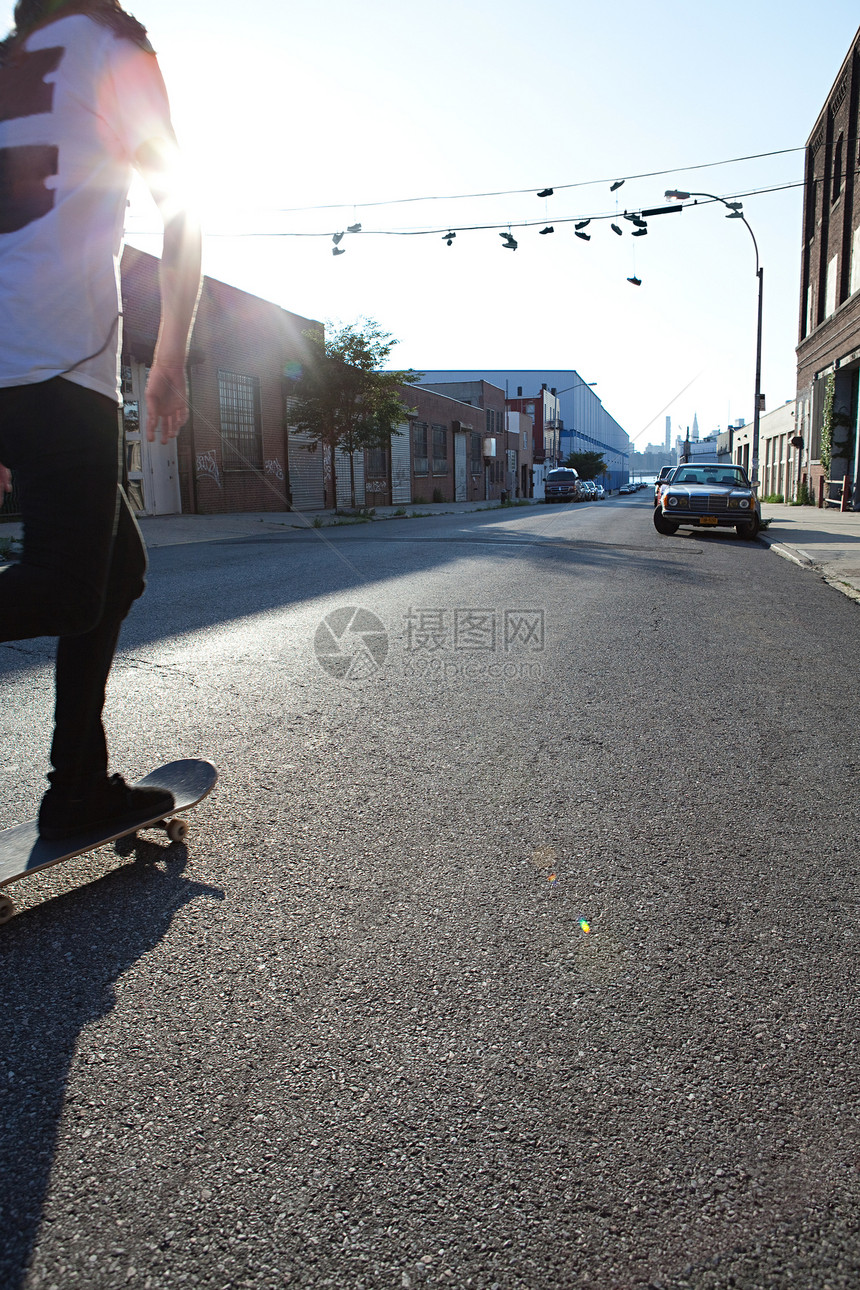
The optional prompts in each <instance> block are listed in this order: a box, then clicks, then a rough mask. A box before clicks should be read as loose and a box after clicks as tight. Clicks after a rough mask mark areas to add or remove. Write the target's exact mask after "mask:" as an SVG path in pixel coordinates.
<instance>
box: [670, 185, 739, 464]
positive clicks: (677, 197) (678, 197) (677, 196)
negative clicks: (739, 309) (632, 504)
mask: <svg viewBox="0 0 860 1290" xmlns="http://www.w3.org/2000/svg"><path fill="white" fill-rule="evenodd" d="M665 195H666V197H668V198H669V200H670V201H676V202H686V201H688V200H689V199H690V198H691V197H707V198H708V199H709V200H710V201H712V202H720V203H721V204H722V205H723V206H725V207H726V209H727V210H728V212H729V213H728V215H727V216H726V219H740V220H743V222H744V223H745V224H746V226H747V229H748V231H749V235H750V237H751V238H752V240H753V246H754V247H755V272H756V277H757V278H758V323H757V327H756V343H755V398H754V401H753V444H752V482H753V485H756V484H758V450H759V422H760V405H761V305H762V293H763V290H764V269H763V268H762V266H761V265H760V264H759V258H758V242H756V240H755V233H754V232H753V231H752V229H751V228H750V226H749V224H748V223H747V218H746V216H745V215H744V213H743V208H742V203H741V202H728V201H726V199H725V198H724V197H717V195H716V194H715V193H683V192H681V191H680V190H678V189H675V188H670V189H669V190H668V191H667V192H666V194H665ZM698 204H699V203H698V202H695V201H694V202H693V205H694V206H698Z"/></svg>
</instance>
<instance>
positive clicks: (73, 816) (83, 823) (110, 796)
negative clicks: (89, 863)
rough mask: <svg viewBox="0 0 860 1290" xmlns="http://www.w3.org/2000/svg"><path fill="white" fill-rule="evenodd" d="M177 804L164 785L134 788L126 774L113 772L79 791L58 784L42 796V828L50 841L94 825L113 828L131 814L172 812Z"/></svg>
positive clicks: (143, 816)
mask: <svg viewBox="0 0 860 1290" xmlns="http://www.w3.org/2000/svg"><path fill="white" fill-rule="evenodd" d="M173 807H174V798H173V794H172V793H168V792H167V791H166V790H165V789H162V788H132V787H131V786H130V785H129V784H127V783H126V782H125V780H124V779H123V777H122V775H111V777H110V779H103V780H100V781H98V783H96V784H95V785H93V786H92V787H91V788H88V789H86V790H85V791H83V792H79V793H77V794H73V793H71V792H69V791H68V790H67V789H66V790H64V789H61V788H59V787H58V786H57V785H56V784H54V785H52V786H51V788H49V789H48V791H47V793H46V794H45V796H44V797H43V798H42V805H41V806H40V808H39V832H40V834H41V835H42V837H43V838H47V839H48V841H54V840H56V839H59V838H69V837H73V836H74V835H75V834H77V833H89V832H90V831H91V830H93V829H105V830H106V831H107V832H110V830H111V828H112V827H113V825H114V824H116V825H117V826H120V825H122V824H124V823H125V822H126V821H128V820H129V817H131V819H134V817H135V816H139V817H140V819H141V820H146V819H149V820H151V819H152V818H153V817H154V816H160V815H169V814H170V812H171V811H172V810H173Z"/></svg>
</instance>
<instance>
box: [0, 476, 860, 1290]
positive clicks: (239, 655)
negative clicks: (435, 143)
mask: <svg viewBox="0 0 860 1290" xmlns="http://www.w3.org/2000/svg"><path fill="white" fill-rule="evenodd" d="M376 620H378V622H377V621H376ZM858 636H860V607H858V605H857V604H855V603H853V602H851V601H849V600H847V599H845V598H844V597H842V596H840V595H839V594H838V593H837V592H835V591H833V590H831V589H830V588H829V587H827V586H826V585H825V584H824V583H823V582H822V581H821V580H820V579H818V578H816V577H815V576H814V575H813V574H810V573H807V572H805V571H803V570H801V569H798V568H797V567H795V566H793V565H791V564H789V563H788V562H786V561H783V560H780V559H778V558H777V557H776V556H774V555H773V554H771V553H769V552H768V551H767V550H766V548H765V547H764V546H763V545H762V544H760V543H748V542H744V541H741V540H739V539H737V538H736V537H735V536H734V535H733V534H723V533H703V534H695V533H686V534H681V535H678V536H677V537H674V538H660V537H659V536H658V535H657V534H656V533H655V531H654V529H653V527H652V524H651V509H650V504H649V501H648V497H647V494H645V493H640V494H639V495H638V496H635V497H632V498H630V499H623V498H622V499H615V500H612V501H610V502H607V503H604V504H602V505H600V504H595V505H588V506H579V507H567V508H566V507H541V508H532V509H528V510H516V509H513V510H511V511H506V512H499V511H493V512H486V513H476V514H470V515H466V516H450V517H436V518H433V519H425V520H398V521H391V522H384V523H375V524H367V525H356V526H352V527H344V528H338V529H323V530H320V531H316V530H314V531H310V532H306V533H300V532H299V533H296V532H293V533H288V534H285V535H284V536H280V535H279V536H274V537H263V538H260V539H254V540H253V541H248V540H243V539H238V540H235V541H229V542H223V543H217V544H206V545H204V544H200V545H194V546H183V547H174V548H165V549H162V550H159V551H156V552H154V553H153V560H152V572H151V583H150V588H149V590H148V592H147V595H146V597H145V598H144V600H143V601H141V602H140V603H139V605H138V606H136V607H135V610H134V612H133V614H132V616H131V618H130V619H129V622H128V624H127V627H126V631H125V634H124V637H123V642H122V653H121V656H120V657H119V659H118V662H117V666H116V669H115V673H114V680H113V685H112V691H111V696H110V737H111V746H112V750H113V758H114V764H115V766H116V768H118V769H122V770H123V771H124V772H125V773H127V774H129V775H136V774H142V773H144V772H146V771H147V770H149V769H151V767H152V766H153V765H156V764H158V763H160V762H162V761H165V760H170V759H172V758H173V757H176V756H198V755H199V756H206V757H210V758H211V759H212V760H213V761H215V762H216V763H217V764H218V766H219V769H220V772H221V779H220V782H219V785H218V787H217V788H216V790H215V793H214V794H213V795H212V796H211V797H210V798H209V799H207V801H206V802H205V803H203V804H202V805H201V806H200V807H199V808H198V809H197V810H196V811H195V812H194V813H193V814H192V815H191V817H190V819H191V823H192V825H193V827H192V831H191V834H190V837H189V839H188V843H187V847H186V846H183V845H172V846H169V845H167V844H166V842H164V841H163V840H161V841H160V840H159V838H158V835H154V834H150V835H148V837H149V838H151V839H153V840H152V841H151V842H147V843H145V844H143V845H142V846H141V847H140V850H139V853H138V857H137V860H135V859H134V857H129V858H125V859H123V858H121V857H117V856H116V855H115V854H114V853H113V851H112V850H111V849H109V848H106V849H105V850H103V851H102V852H100V853H98V854H97V855H95V856H92V857H88V858H85V859H82V860H77V861H73V862H70V863H68V864H66V865H63V866H60V867H59V868H58V869H55V870H52V871H50V873H48V874H45V875H41V876H36V877H33V878H30V879H28V880H27V881H26V882H25V883H21V884H19V885H18V886H17V887H16V888H15V889H14V891H15V894H16V900H18V901H19V904H20V905H21V913H20V914H19V915H18V916H17V917H16V918H15V919H14V920H12V921H11V922H10V923H8V924H6V925H5V926H4V927H2V928H0V956H2V970H0V1000H2V1015H3V1023H4V1024H3V1026H2V1029H0V1092H2V1110H3V1134H2V1147H0V1196H2V1201H3V1209H4V1217H3V1220H2V1236H0V1285H2V1286H3V1288H4V1290H13V1288H14V1290H18V1287H19V1286H26V1287H28V1288H29V1287H40V1288H41V1287H45V1288H46V1290H48V1288H50V1287H56V1290H69V1288H71V1287H79V1286H81V1287H83V1286H87V1287H97V1288H98V1290H102V1288H104V1287H115V1286H116V1287H130V1288H131V1290H138V1288H140V1290H160V1288H161V1287H173V1286H177V1287H179V1286H184V1287H197V1286H201V1287H203V1286H205V1287H214V1288H218V1290H220V1288H221V1287H224V1288H226V1287H243V1286H247V1287H255V1288H256V1287H260V1288H261V1290H262V1288H265V1290H269V1288H270V1287H271V1288H274V1287H282V1286H284V1285H297V1286H312V1287H317V1286H335V1287H354V1288H355V1290H358V1288H360V1287H365V1288H368V1290H369V1288H371V1287H372V1288H374V1290H375V1288H376V1287H422V1288H423V1287H433V1286H451V1287H480V1288H482V1290H491V1288H492V1287H498V1288H499V1290H544V1288H547V1290H549V1288H552V1290H555V1288H561V1287H564V1288H565V1290H566V1288H567V1287H574V1286H580V1285H582V1286H586V1285H590V1286H594V1287H599V1288H600V1290H610V1288H611V1290H615V1288H619V1290H620V1288H622V1287H625V1288H626V1287H636V1286H638V1287H644V1286H652V1287H656V1286H662V1287H666V1288H667V1290H668V1288H669V1287H672V1288H673V1290H674V1288H677V1290H682V1288H686V1287H696V1288H697V1290H699V1288H701V1290H704V1288H705V1287H709V1288H710V1287H729V1286H735V1287H749V1288H753V1287H756V1288H757V1287H779V1288H780V1290H782V1288H783V1287H786V1286H789V1285H794V1286H798V1287H804V1290H814V1288H818V1287H820V1288H821V1290H824V1288H825V1287H828V1288H830V1290H842V1288H845V1290H849V1288H850V1290H856V1287H857V1285H858V1281H860V1205H858V1201H860V1122H858V1084H860V1079H858V1070H860V1060H858V1058H860V1053H858V1047H859V1046H860V1045H858V1035H860V1025H858V1022H860V1016H858V1013H860V1008H858V989H857V986H858V949H860V932H859V931H858V912H860V862H858V848H857V837H858V832H860V829H858V824H860V820H858V803H857V789H856V784H857V769H858V759H860V753H858V747H857V730H858V717H860V714H859V713H858V703H857V697H856V695H857V689H856V675H857V660H858ZM49 659H50V649H49V643H48V642H41V641H39V642H29V643H25V644H23V645H20V646H0V676H2V685H3V697H4V704H3V726H4V729H3V736H2V740H0V816H2V818H3V819H5V820H7V821H9V822H10V823H13V822H16V821H18V820H20V819H23V818H26V817H27V816H30V815H32V814H33V812H34V810H35V806H36V804H37V802H38V798H39V796H40V794H41V791H42V781H41V776H42V775H43V774H44V769H45V768H44V765H43V762H44V757H45V750H46V748H47V744H48V740H49V734H50V715H51V675H50V667H49Z"/></svg>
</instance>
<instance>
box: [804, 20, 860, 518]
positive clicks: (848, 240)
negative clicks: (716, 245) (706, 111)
mask: <svg viewBox="0 0 860 1290" xmlns="http://www.w3.org/2000/svg"><path fill="white" fill-rule="evenodd" d="M858 112H860V31H858V33H857V35H856V36H855V37H854V41H853V43H852V45H851V48H850V49H849V51H848V54H847V55H846V57H845V61H844V62H843V64H842V66H841V67H840V69H839V73H838V75H837V77H836V80H835V81H834V83H833V88H832V89H831V91H830V93H829V95H828V96H827V100H826V102H825V104H824V106H823V108H822V109H821V112H820V114H819V117H818V120H817V121H816V122H815V126H814V128H813V130H812V133H811V134H810V136H809V140H808V142H807V145H806V175H805V180H806V184H805V193H804V204H803V245H802V259H801V296H800V326H799V344H798V347H797V407H796V429H797V434H798V435H799V436H800V438H802V440H803V448H802V449H800V452H802V453H803V454H804V459H803V462H802V465H801V478H802V477H803V476H806V478H807V482H808V484H809V486H810V489H811V491H812V492H813V494H814V495H820V490H821V489H823V487H824V485H823V480H824V477H825V476H827V477H828V478H829V479H831V480H837V481H838V480H841V479H842V478H843V477H844V476H846V475H847V476H849V478H850V479H851V480H852V481H853V488H854V503H855V506H858V505H860V486H858V485H860V469H858V466H860V456H858V454H860V436H858V434H857V403H858V398H857V395H858V370H860V196H858V193H857V172H858V165H860V142H859V141H858ZM828 425H829V426H830V427H831V429H830V436H831V441H832V448H831V461H830V466H829V470H828V469H827V462H826V457H827V442H826V433H827V432H826V427H827V426H828ZM823 430H824V431H825V438H824V441H823V440H822V431H823ZM822 456H824V460H822ZM836 492H838V494H840V495H841V484H839V485H837V486H836Z"/></svg>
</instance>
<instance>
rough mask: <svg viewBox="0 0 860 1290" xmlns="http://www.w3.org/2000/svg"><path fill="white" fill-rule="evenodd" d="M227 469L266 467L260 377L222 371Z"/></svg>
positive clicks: (220, 390)
mask: <svg viewBox="0 0 860 1290" xmlns="http://www.w3.org/2000/svg"><path fill="white" fill-rule="evenodd" d="M218 399H219V402H220V405H221V441H222V443H223V452H224V469H225V470H262V469H263V425H262V416H261V413H260V378H259V377H257V376H239V375H238V374H237V373H236V372H220V371H219V373H218Z"/></svg>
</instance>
